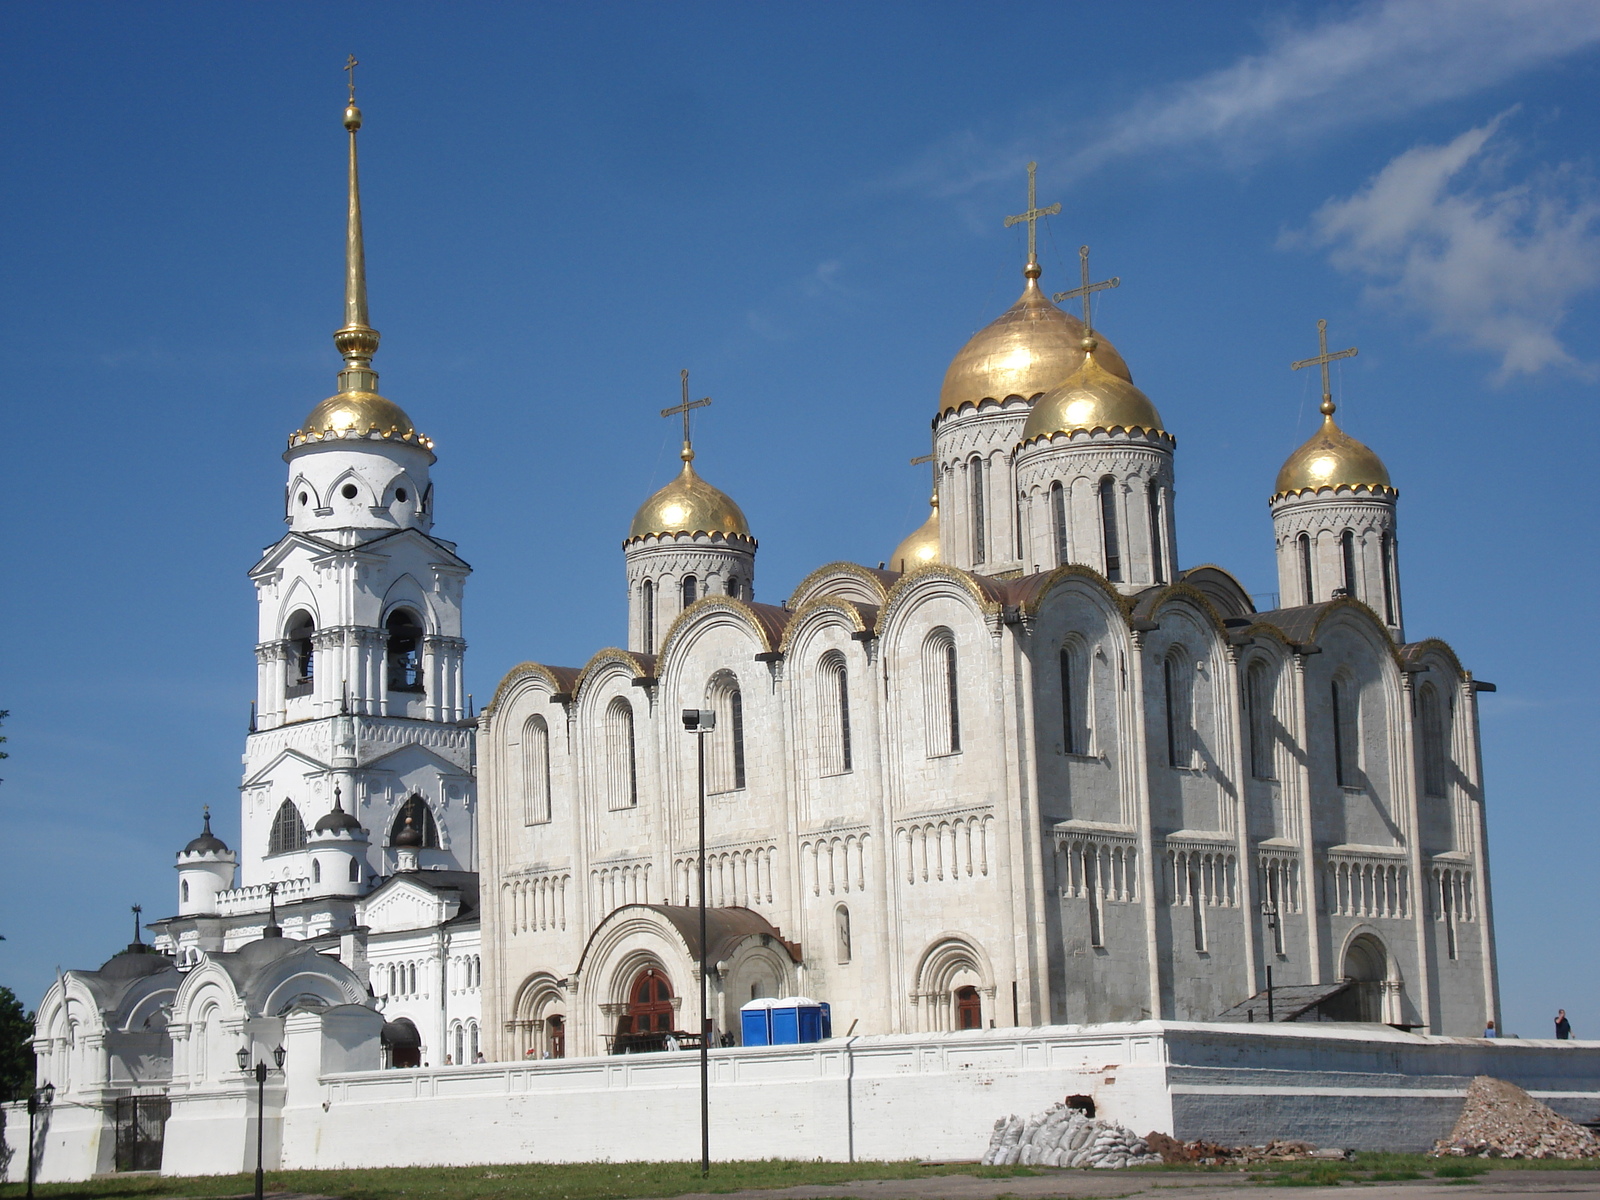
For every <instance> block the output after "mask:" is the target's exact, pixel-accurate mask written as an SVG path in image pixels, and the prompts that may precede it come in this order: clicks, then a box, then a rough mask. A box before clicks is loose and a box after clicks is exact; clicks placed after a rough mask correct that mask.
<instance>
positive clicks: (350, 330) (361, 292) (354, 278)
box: [333, 54, 378, 392]
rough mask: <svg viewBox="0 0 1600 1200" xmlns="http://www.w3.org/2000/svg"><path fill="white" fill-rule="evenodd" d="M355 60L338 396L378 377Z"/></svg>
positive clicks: (365, 387)
mask: <svg viewBox="0 0 1600 1200" xmlns="http://www.w3.org/2000/svg"><path fill="white" fill-rule="evenodd" d="M356 66H357V62H356V56H355V55H354V54H352V55H350V57H349V58H348V59H347V60H346V62H345V64H344V69H345V70H346V71H347V72H349V75H350V102H349V104H347V105H346V106H345V110H344V127H345V128H346V129H347V130H349V131H350V215H349V219H348V223H347V225H346V228H345V243H344V328H343V329H340V330H339V331H338V332H336V333H335V334H334V335H333V344H334V345H335V346H337V347H338V349H339V353H340V354H341V355H343V356H344V370H342V371H340V372H339V390H340V391H341V392H376V391H377V390H378V373H377V372H376V371H374V370H373V369H372V356H373V355H374V354H376V353H377V350H378V331H377V330H376V329H374V328H372V326H371V325H369V324H367V253H366V248H365V246H364V245H363V244H362V239H361V181H360V178H359V176H358V174H357V171H356V131H357V130H359V129H360V128H361V110H360V109H359V108H357V107H356Z"/></svg>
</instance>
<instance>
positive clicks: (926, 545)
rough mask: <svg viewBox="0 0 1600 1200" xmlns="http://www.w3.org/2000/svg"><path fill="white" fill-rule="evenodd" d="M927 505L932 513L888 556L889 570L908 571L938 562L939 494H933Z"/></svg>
mask: <svg viewBox="0 0 1600 1200" xmlns="http://www.w3.org/2000/svg"><path fill="white" fill-rule="evenodd" d="M929 503H930V504H931V505H932V507H933V511H932V512H930V513H929V514H928V519H927V520H926V521H924V522H923V523H922V524H921V525H919V526H918V527H917V528H916V529H915V530H913V531H912V533H911V536H910V537H908V538H906V540H905V541H903V542H901V543H900V544H899V545H898V546H896V547H895V548H894V553H893V554H892V555H890V556H889V570H891V571H901V572H905V571H910V570H914V569H915V568H917V567H921V566H925V565H926V564H928V563H936V562H938V561H939V493H938V492H935V493H934V494H933V497H932V499H931V500H930V501H929Z"/></svg>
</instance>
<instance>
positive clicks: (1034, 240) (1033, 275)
mask: <svg viewBox="0 0 1600 1200" xmlns="http://www.w3.org/2000/svg"><path fill="white" fill-rule="evenodd" d="M1038 171H1039V164H1038V163H1036V162H1031V163H1029V164H1028V211H1027V212H1025V213H1018V214H1017V215H1016V216H1014V217H1007V218H1006V228H1007V229H1010V228H1011V227H1012V226H1013V225H1020V224H1021V223H1022V222H1023V221H1026V222H1027V223H1028V265H1027V266H1025V267H1023V268H1022V273H1023V275H1025V276H1026V277H1027V278H1029V279H1037V278H1039V237H1038V222H1039V218H1040V217H1053V216H1055V215H1056V214H1057V213H1058V212H1060V211H1061V202H1060V201H1059V200H1058V201H1056V203H1054V204H1052V205H1051V206H1050V207H1049V208H1040V207H1039V202H1038V199H1037V193H1036V192H1035V190H1034V177H1035V176H1036V175H1037V174H1038Z"/></svg>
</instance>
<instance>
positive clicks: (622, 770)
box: [606, 696, 639, 809]
mask: <svg viewBox="0 0 1600 1200" xmlns="http://www.w3.org/2000/svg"><path fill="white" fill-rule="evenodd" d="M606 757H607V759H608V761H607V763H606V778H607V784H608V788H607V790H608V792H609V797H608V798H609V801H610V806H611V807H612V808H614V809H615V808H634V807H636V806H637V805H638V803H639V763H638V759H637V757H636V755H635V753H634V743H633V706H632V705H630V704H629V703H628V702H627V701H626V700H624V699H623V698H622V697H620V696H618V697H617V698H616V699H615V700H613V701H612V702H611V705H610V707H609V708H607V709H606Z"/></svg>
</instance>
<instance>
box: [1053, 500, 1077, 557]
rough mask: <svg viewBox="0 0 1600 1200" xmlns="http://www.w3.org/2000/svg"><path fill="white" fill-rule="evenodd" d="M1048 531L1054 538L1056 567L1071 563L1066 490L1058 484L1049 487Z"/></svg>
mask: <svg viewBox="0 0 1600 1200" xmlns="http://www.w3.org/2000/svg"><path fill="white" fill-rule="evenodd" d="M1050 531H1051V533H1052V534H1053V535H1054V537H1055V544H1056V566H1058V567H1064V566H1066V565H1067V563H1068V562H1070V561H1071V554H1072V550H1071V543H1070V541H1069V540H1068V537H1067V490H1066V488H1064V487H1062V486H1061V484H1060V483H1052V484H1051V485H1050Z"/></svg>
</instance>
